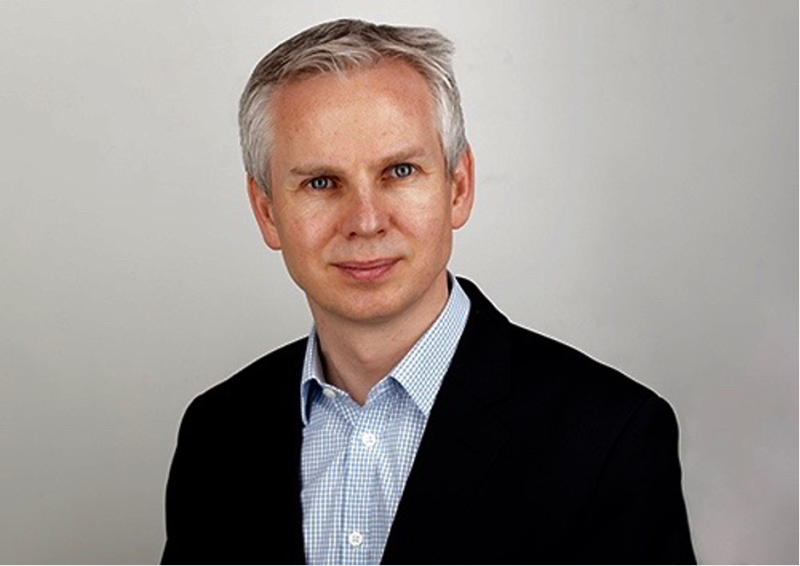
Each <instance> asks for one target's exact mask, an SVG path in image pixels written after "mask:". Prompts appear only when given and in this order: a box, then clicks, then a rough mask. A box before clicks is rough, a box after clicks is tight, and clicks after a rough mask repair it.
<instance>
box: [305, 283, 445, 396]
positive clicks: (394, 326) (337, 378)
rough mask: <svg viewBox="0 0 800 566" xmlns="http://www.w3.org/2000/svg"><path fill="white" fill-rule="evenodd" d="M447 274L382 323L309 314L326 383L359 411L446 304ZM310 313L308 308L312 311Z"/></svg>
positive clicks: (316, 313)
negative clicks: (419, 297)
mask: <svg viewBox="0 0 800 566" xmlns="http://www.w3.org/2000/svg"><path fill="white" fill-rule="evenodd" d="M447 295H448V294H447V274H446V273H444V274H443V276H442V277H441V278H439V279H437V280H436V281H435V282H434V287H433V288H432V289H431V290H430V292H429V293H426V294H425V296H424V297H422V298H421V299H420V300H419V301H417V303H415V304H414V305H413V306H412V307H411V308H409V309H407V310H406V311H404V312H402V313H400V314H398V315H397V316H394V317H390V318H388V319H387V320H385V321H381V322H378V323H376V322H374V321H369V322H363V321H353V320H343V319H341V318H335V317H332V316H325V315H324V314H323V313H318V312H313V314H314V322H315V326H316V330H317V336H318V338H319V346H320V353H321V354H322V362H323V367H324V370H325V378H326V380H327V381H328V383H331V384H332V385H335V386H336V387H338V388H340V389H342V390H344V391H346V392H347V393H348V394H349V395H350V396H351V397H352V398H353V399H354V400H355V401H356V403H358V404H359V405H363V404H364V403H365V402H366V400H367V396H368V395H369V392H370V391H371V390H372V388H373V387H374V386H375V384H377V383H378V382H379V381H380V380H381V379H383V378H384V377H385V376H386V375H387V374H388V373H389V372H390V371H391V370H392V368H393V367H395V366H396V365H397V364H398V363H399V362H400V360H402V359H403V358H404V357H405V356H406V354H408V352H409V350H411V348H412V347H413V346H414V344H416V342H417V341H418V340H419V338H420V336H422V335H423V334H424V333H425V331H426V330H428V328H430V326H431V325H432V324H433V322H434V321H435V320H436V318H437V317H438V316H439V314H440V313H441V312H442V310H443V309H444V306H445V304H446V303H447ZM313 310H314V309H313V308H312V311H313Z"/></svg>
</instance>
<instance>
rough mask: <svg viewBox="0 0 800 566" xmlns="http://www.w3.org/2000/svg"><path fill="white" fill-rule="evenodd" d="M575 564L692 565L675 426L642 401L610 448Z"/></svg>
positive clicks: (655, 402)
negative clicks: (583, 541)
mask: <svg viewBox="0 0 800 566" xmlns="http://www.w3.org/2000/svg"><path fill="white" fill-rule="evenodd" d="M583 529H584V530H583V533H584V537H582V539H583V540H585V541H586V543H585V544H583V545H581V546H580V548H578V549H576V550H577V553H578V556H577V558H576V562H579V563H581V562H587V563H615V564H634V563H635V564H694V563H695V562H696V559H695V555H694V550H693V549H692V542H691V536H690V531H689V522H688V518H687V513H686V505H685V503H684V498H683V492H682V488H681V466H680V460H679V457H678V423H677V421H676V419H675V414H674V413H673V411H672V408H671V407H670V406H669V404H668V403H667V402H666V401H664V400H663V399H661V398H660V397H658V396H652V397H648V398H647V399H646V400H645V401H643V402H642V404H641V405H640V407H639V408H638V409H637V410H636V411H635V412H634V413H633V414H632V416H631V417H630V418H629V419H628V422H627V423H626V425H625V426H624V427H623V429H622V431H621V432H620V434H619V436H618V437H617V440H616V442H615V443H614V445H613V447H612V448H611V450H610V452H609V454H608V457H607V459H606V462H605V464H604V467H603V470H602V472H601V475H600V479H599V481H598V485H597V489H596V492H595V496H594V497H593V499H592V504H591V505H590V510H589V513H588V515H587V517H586V521H585V523H584V525H583Z"/></svg>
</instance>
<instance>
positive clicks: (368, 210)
mask: <svg viewBox="0 0 800 566" xmlns="http://www.w3.org/2000/svg"><path fill="white" fill-rule="evenodd" d="M345 206H346V209H345V213H344V219H343V224H342V231H343V233H344V234H345V235H346V236H347V237H348V238H350V239H352V238H373V237H376V236H382V235H384V234H385V233H386V229H387V228H388V223H389V215H388V212H387V210H386V203H385V202H384V199H383V197H382V195H381V194H380V189H379V187H375V186H363V187H359V188H358V189H357V190H353V191H352V192H351V194H350V195H348V199H347V202H346V205H345Z"/></svg>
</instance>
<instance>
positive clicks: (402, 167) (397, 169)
mask: <svg viewBox="0 0 800 566" xmlns="http://www.w3.org/2000/svg"><path fill="white" fill-rule="evenodd" d="M415 170H416V168H415V167H414V166H413V165H411V164H410V163H398V164H397V165H393V166H392V167H391V169H390V170H389V171H390V173H391V176H392V177H394V178H395V179H404V178H406V177H410V176H411V175H412V174H413V173H414V171H415Z"/></svg>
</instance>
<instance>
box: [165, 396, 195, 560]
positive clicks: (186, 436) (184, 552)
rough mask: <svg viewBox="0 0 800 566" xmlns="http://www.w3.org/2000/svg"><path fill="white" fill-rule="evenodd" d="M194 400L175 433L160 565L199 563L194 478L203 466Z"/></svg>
mask: <svg viewBox="0 0 800 566" xmlns="http://www.w3.org/2000/svg"><path fill="white" fill-rule="evenodd" d="M197 411H198V409H197V400H195V401H194V402H193V403H192V404H190V405H189V407H188V408H187V409H186V413H185V414H184V417H183V420H182V422H181V426H180V432H179V434H178V445H177V448H176V449H175V455H174V456H173V459H172V465H171V467H170V472H169V479H168V480H167V492H166V505H165V511H166V527H167V542H166V545H165V547H164V553H163V555H162V557H161V562H162V564H197V563H203V562H205V560H204V559H203V556H202V553H201V552H200V549H199V548H197V544H198V541H202V540H203V536H202V535H203V533H202V532H200V531H202V530H203V519H202V517H203V515H204V513H203V497H202V495H201V494H202V492H203V490H202V488H201V484H202V482H203V479H202V478H200V477H198V474H201V473H202V471H203V470H204V469H205V466H203V463H202V462H201V461H200V459H201V457H202V456H201V455H202V448H201V442H200V439H201V438H202V432H201V430H199V429H200V425H199V421H200V419H198V417H197Z"/></svg>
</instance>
